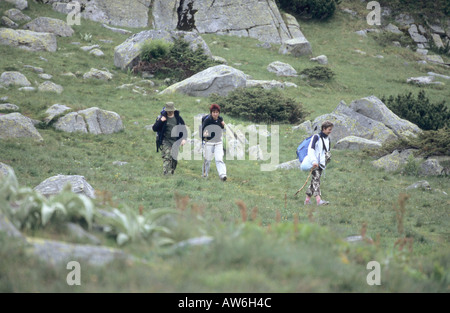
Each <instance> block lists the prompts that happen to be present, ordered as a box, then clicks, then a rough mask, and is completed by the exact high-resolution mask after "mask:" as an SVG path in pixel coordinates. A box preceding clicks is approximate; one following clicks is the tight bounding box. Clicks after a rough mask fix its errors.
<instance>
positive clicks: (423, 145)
mask: <svg viewBox="0 0 450 313" xmlns="http://www.w3.org/2000/svg"><path fill="white" fill-rule="evenodd" d="M449 130H450V129H449V128H448V127H446V128H441V129H439V130H428V131H424V132H422V133H421V134H420V135H418V136H417V137H409V138H406V139H405V138H400V139H398V140H395V141H390V142H387V143H385V144H383V146H382V147H381V148H380V149H376V150H372V151H370V152H369V153H370V154H371V155H373V156H377V157H380V156H383V155H386V154H389V153H392V152H393V151H394V150H406V149H418V152H417V153H416V155H420V156H422V157H429V156H450V137H449V136H448V132H449Z"/></svg>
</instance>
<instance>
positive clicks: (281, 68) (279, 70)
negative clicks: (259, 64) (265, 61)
mask: <svg viewBox="0 0 450 313" xmlns="http://www.w3.org/2000/svg"><path fill="white" fill-rule="evenodd" d="M267 70H268V71H269V72H271V73H275V74H277V76H294V77H295V76H297V71H296V70H295V69H294V68H293V67H292V66H291V65H290V64H287V63H283V62H280V61H275V62H272V63H270V64H269V65H268V66H267Z"/></svg>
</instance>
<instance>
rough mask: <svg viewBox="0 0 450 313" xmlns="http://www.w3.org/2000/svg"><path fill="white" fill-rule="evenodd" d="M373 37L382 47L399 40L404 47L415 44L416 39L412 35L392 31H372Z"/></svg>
mask: <svg viewBox="0 0 450 313" xmlns="http://www.w3.org/2000/svg"><path fill="white" fill-rule="evenodd" d="M371 34H372V35H371V36H372V38H373V39H374V40H375V42H376V43H378V44H379V45H380V46H382V47H388V46H392V42H393V41H398V42H400V44H401V45H402V47H406V46H408V45H409V46H414V41H413V40H412V39H411V37H409V36H406V35H404V34H395V33H391V32H380V33H371Z"/></svg>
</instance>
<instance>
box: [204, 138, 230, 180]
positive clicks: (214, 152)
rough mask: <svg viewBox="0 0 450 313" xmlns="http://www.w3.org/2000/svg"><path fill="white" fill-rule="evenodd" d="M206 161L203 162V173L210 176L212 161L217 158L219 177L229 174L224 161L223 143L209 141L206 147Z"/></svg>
mask: <svg viewBox="0 0 450 313" xmlns="http://www.w3.org/2000/svg"><path fill="white" fill-rule="evenodd" d="M204 158H205V160H204V162H203V175H204V176H208V173H209V168H210V166H211V161H212V159H213V158H214V159H215V160H216V168H217V173H219V177H220V178H223V177H224V176H227V167H226V165H225V162H224V161H223V143H222V141H221V142H216V143H209V142H207V143H206V144H205V147H204Z"/></svg>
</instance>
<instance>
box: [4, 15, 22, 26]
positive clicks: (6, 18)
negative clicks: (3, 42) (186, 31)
mask: <svg viewBox="0 0 450 313" xmlns="http://www.w3.org/2000/svg"><path fill="white" fill-rule="evenodd" d="M0 25H1V26H5V27H8V28H18V27H19V25H17V24H16V23H15V22H13V21H12V20H11V19H10V18H9V17H6V16H2V17H1V18H0Z"/></svg>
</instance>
